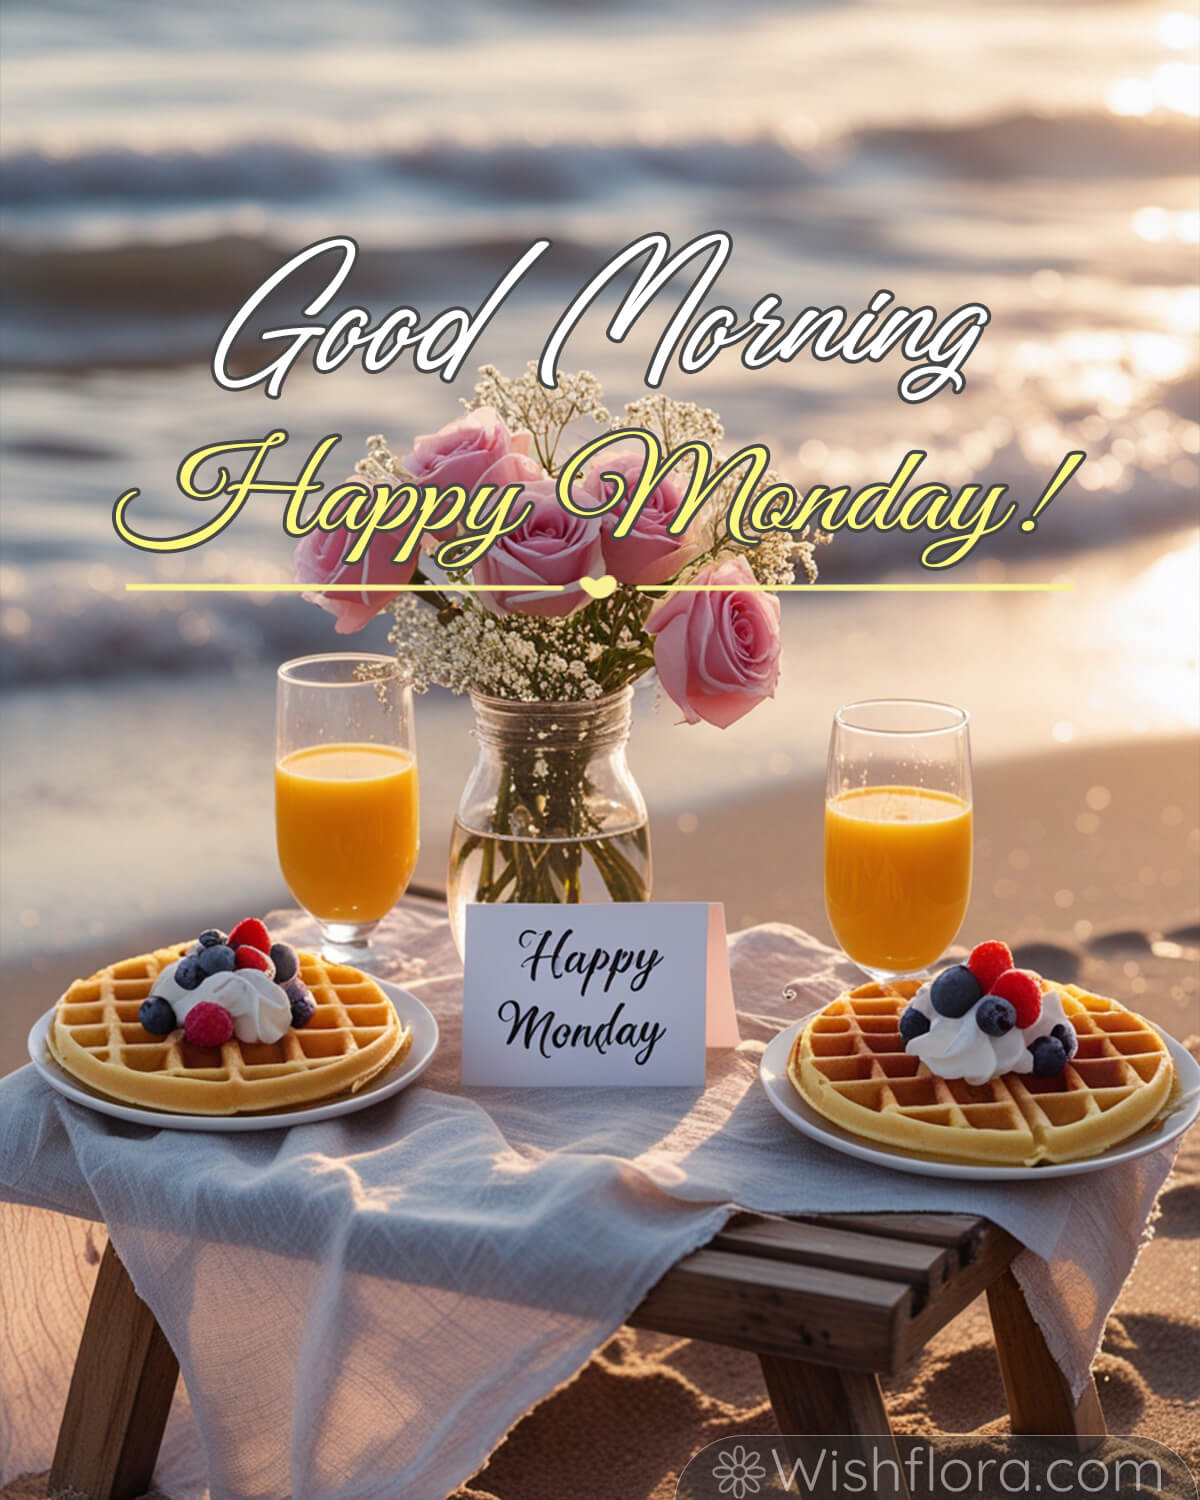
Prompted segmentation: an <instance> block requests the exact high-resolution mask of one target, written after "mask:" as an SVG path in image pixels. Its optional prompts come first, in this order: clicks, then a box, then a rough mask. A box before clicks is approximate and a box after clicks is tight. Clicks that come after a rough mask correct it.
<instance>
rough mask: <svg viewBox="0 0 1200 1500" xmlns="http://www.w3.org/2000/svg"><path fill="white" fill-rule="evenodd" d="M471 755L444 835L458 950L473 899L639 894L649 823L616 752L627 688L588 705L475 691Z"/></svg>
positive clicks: (621, 747)
mask: <svg viewBox="0 0 1200 1500" xmlns="http://www.w3.org/2000/svg"><path fill="white" fill-rule="evenodd" d="M471 701H472V704H473V706H474V709H475V734H476V737H477V739H478V741H479V755H478V758H477V760H476V762H475V767H474V770H473V771H472V772H471V775H470V777H469V779H468V781H467V784H466V786H465V787H464V789H463V794H462V798H461V800H460V802H459V806H458V815H457V817H456V818H455V820H454V833H453V836H452V838H451V841H450V868H449V872H448V875H447V882H446V886H447V899H448V904H449V909H450V924H451V927H452V928H453V930H454V940H455V942H456V943H457V944H458V948H459V951H460V952H461V951H462V946H463V933H464V929H465V924H466V908H467V906H468V905H469V904H470V903H471V902H473V901H480V902H491V901H496V902H502V901H562V902H581V901H589V902H591V901H647V900H649V898H650V829H649V825H648V822H647V818H646V804H645V802H644V801H643V799H642V794H641V792H640V791H639V789H638V785H637V782H636V781H634V779H633V775H632V773H631V772H630V770H629V765H628V763H627V761H626V759H625V747H626V745H627V743H628V741H629V726H630V717H631V713H630V709H631V704H632V701H633V689H632V687H625V688H621V689H620V690H619V691H618V692H615V693H609V694H607V695H606V696H605V697H603V698H596V699H594V700H592V701H591V702H585V703H515V702H512V701H511V700H509V699H505V698H487V697H484V696H483V695H482V694H476V693H473V694H472V695H471Z"/></svg>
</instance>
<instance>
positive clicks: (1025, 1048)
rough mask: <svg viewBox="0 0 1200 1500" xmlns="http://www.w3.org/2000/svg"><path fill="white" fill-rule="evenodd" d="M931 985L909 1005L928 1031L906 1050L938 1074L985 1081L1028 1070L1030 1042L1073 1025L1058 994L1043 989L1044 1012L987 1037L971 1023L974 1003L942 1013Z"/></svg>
mask: <svg viewBox="0 0 1200 1500" xmlns="http://www.w3.org/2000/svg"><path fill="white" fill-rule="evenodd" d="M932 988H933V986H932V983H927V984H923V985H922V986H921V988H920V989H919V990H918V991H917V993H916V994H915V995H914V996H913V998H912V1002H911V1003H912V1005H913V1006H914V1007H915V1008H916V1009H917V1010H918V1011H919V1012H920V1013H921V1015H923V1016H924V1017H926V1019H927V1020H928V1021H929V1023H930V1024H929V1030H928V1031H927V1032H925V1033H924V1035H922V1036H915V1037H913V1039H912V1041H911V1042H908V1043H907V1044H906V1046H905V1048H904V1050H905V1051H906V1052H911V1053H912V1054H913V1056H914V1057H919V1058H920V1059H921V1061H922V1062H923V1063H924V1064H925V1066H926V1067H927V1068H928V1069H929V1071H930V1072H931V1073H936V1074H937V1075H938V1077H939V1078H961V1079H963V1080H964V1081H965V1082H967V1083H972V1084H980V1083H986V1082H987V1081H988V1079H989V1078H998V1077H999V1076H1000V1074H1001V1073H1032V1072H1033V1054H1032V1053H1031V1052H1030V1050H1029V1047H1030V1044H1031V1043H1033V1042H1036V1041H1037V1039H1038V1038H1039V1037H1043V1036H1049V1035H1050V1033H1051V1032H1052V1031H1053V1030H1054V1028H1055V1027H1056V1026H1062V1025H1067V1026H1069V1025H1070V1024H1071V1023H1070V1021H1069V1020H1068V1019H1067V1013H1066V1011H1065V1010H1064V1009H1063V1003H1062V995H1061V994H1059V992H1058V991H1057V990H1047V991H1046V993H1045V994H1044V995H1043V996H1042V1013H1041V1015H1040V1016H1038V1018H1037V1020H1036V1021H1035V1022H1034V1023H1033V1025H1032V1026H1027V1027H1026V1028H1025V1030H1024V1031H1022V1030H1021V1029H1020V1028H1019V1027H1017V1026H1014V1027H1013V1029H1012V1030H1011V1031H1009V1032H1007V1033H1006V1034H1005V1035H1004V1036H988V1034H987V1032H986V1031H980V1029H979V1027H978V1025H977V1024H976V1021H975V1013H976V1011H977V1010H978V1009H979V1006H978V1004H976V1005H973V1006H972V1007H971V1009H970V1010H969V1011H968V1012H967V1013H966V1015H965V1016H943V1015H941V1014H940V1013H939V1012H938V1011H936V1010H934V1008H933V999H932V995H931V991H932Z"/></svg>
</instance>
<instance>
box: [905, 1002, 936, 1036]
mask: <svg viewBox="0 0 1200 1500" xmlns="http://www.w3.org/2000/svg"><path fill="white" fill-rule="evenodd" d="M928 1030H929V1017H928V1016H923V1015H922V1014H921V1012H920V1011H919V1010H918V1009H917V1007H916V1006H915V1005H910V1006H908V1007H907V1009H906V1010H905V1012H904V1014H903V1015H902V1016H901V1017H900V1035H901V1036H902V1037H903V1038H904V1040H905V1041H906V1042H911V1041H912V1039H913V1037H915V1036H924V1035H925V1033H926V1032H927V1031H928Z"/></svg>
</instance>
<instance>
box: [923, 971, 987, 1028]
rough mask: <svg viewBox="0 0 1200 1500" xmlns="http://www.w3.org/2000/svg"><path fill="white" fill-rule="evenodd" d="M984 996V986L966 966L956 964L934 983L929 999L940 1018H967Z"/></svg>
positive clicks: (942, 973) (941, 974)
mask: <svg viewBox="0 0 1200 1500" xmlns="http://www.w3.org/2000/svg"><path fill="white" fill-rule="evenodd" d="M982 994H983V987H982V985H981V984H980V983H979V981H978V979H976V978H975V976H974V974H972V973H971V971H970V969H968V968H967V966H966V964H954V965H952V967H950V968H949V969H943V970H942V972H941V973H940V974H939V975H938V976H937V978H936V979H935V980H934V981H933V987H932V989H931V990H930V995H929V998H930V999H931V1000H932V1002H933V1008H934V1010H936V1011H937V1013H938V1015H939V1016H965V1015H966V1013H967V1012H968V1011H969V1010H970V1009H971V1007H972V1005H974V1004H975V1002H976V1001H977V1000H978V999H979V997H980V995H982Z"/></svg>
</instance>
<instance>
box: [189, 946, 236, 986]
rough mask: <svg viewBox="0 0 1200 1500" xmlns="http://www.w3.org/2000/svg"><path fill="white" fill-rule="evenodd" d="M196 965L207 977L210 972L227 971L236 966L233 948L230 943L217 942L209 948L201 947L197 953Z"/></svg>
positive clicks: (222, 972)
mask: <svg viewBox="0 0 1200 1500" xmlns="http://www.w3.org/2000/svg"><path fill="white" fill-rule="evenodd" d="M196 967H197V968H198V969H199V970H200V972H201V974H203V976H204V977H205V979H207V978H208V976H209V975H210V974H224V973H227V972H228V971H229V970H230V969H233V968H235V967H236V960H235V959H234V956H233V949H232V948H231V947H230V946H229V944H228V943H215V944H213V945H212V946H211V947H209V948H201V949H200V952H199V953H197V954H196Z"/></svg>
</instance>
